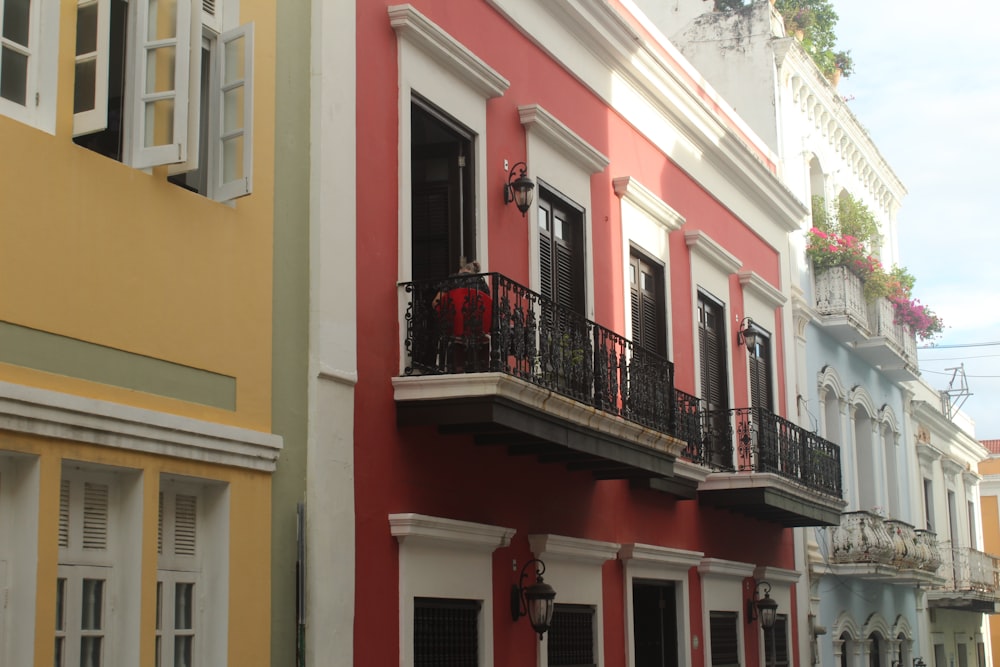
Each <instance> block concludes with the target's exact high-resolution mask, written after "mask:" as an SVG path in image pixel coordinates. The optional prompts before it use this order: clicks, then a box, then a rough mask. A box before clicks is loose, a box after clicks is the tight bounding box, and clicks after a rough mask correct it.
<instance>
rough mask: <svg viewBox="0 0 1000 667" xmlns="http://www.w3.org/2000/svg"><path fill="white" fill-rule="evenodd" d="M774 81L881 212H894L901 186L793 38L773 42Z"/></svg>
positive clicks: (902, 187)
mask: <svg viewBox="0 0 1000 667" xmlns="http://www.w3.org/2000/svg"><path fill="white" fill-rule="evenodd" d="M772 48H773V52H774V57H775V63H776V65H777V67H778V75H779V80H781V81H784V80H785V79H786V77H787V80H788V82H789V86H790V90H791V93H792V101H793V102H795V103H797V105H798V108H799V110H800V112H801V113H802V114H803V115H804V116H805V117H806V119H807V120H808V121H810V122H812V123H813V125H814V126H815V127H816V128H817V129H819V130H820V131H821V132H822V133H823V136H825V137H826V138H827V141H829V143H830V145H831V146H833V148H834V149H835V150H836V152H837V154H838V155H840V157H841V159H843V160H844V162H845V163H847V165H848V166H850V168H851V171H853V172H854V174H855V175H856V176H857V178H858V180H860V181H861V182H862V183H863V184H864V186H865V187H866V188H867V189H868V191H869V192H870V193H871V195H872V197H873V198H874V199H875V201H876V202H878V204H879V206H881V207H882V208H883V209H884V210H885V211H892V210H893V209H895V208H898V207H899V205H900V202H901V201H902V199H903V197H904V196H905V195H906V188H905V187H904V186H903V183H902V182H901V181H900V180H899V178H898V177H897V176H896V173H895V172H894V171H893V170H892V168H891V167H890V166H889V164H888V162H886V160H885V158H884V157H882V154H881V153H880V152H879V150H878V147H876V145H875V142H874V141H872V139H871V137H870V136H869V135H868V132H867V131H866V130H865V129H864V127H863V126H862V125H861V123H860V122H859V121H858V119H857V118H856V117H855V115H854V113H853V112H852V111H851V110H850V108H849V107H848V106H847V103H846V102H845V101H844V100H843V98H841V97H840V96H839V95H838V94H837V91H836V89H835V88H834V87H833V86H832V85H831V84H830V82H829V81H827V80H826V77H824V76H823V73H822V72H820V70H819V68H818V67H817V66H816V63H814V62H813V60H812V58H811V57H810V56H809V54H808V53H806V51H805V49H804V48H803V47H802V45H801V44H800V43H799V41H798V40H797V39H795V38H794V37H781V38H776V39H774V40H773V41H772Z"/></svg>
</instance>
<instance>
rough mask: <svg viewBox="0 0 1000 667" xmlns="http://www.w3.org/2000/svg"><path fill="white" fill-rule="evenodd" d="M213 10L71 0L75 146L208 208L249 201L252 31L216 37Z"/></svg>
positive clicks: (187, 0) (155, 0)
mask: <svg viewBox="0 0 1000 667" xmlns="http://www.w3.org/2000/svg"><path fill="white" fill-rule="evenodd" d="M217 9H218V8H217V7H216V5H215V3H211V2H204V3H203V6H202V7H199V6H197V5H194V6H192V2H191V0H131V1H130V2H127V1H126V0H79V1H78V5H77V23H78V29H77V40H76V80H75V83H74V91H73V110H74V117H73V134H74V136H75V141H76V142H77V143H78V144H80V145H81V146H84V147H86V148H89V149H91V150H93V151H96V152H98V153H101V154H102V155H106V156H108V157H110V158H113V159H116V160H121V161H123V162H125V163H127V164H129V165H131V166H133V167H137V168H147V167H153V166H158V165H171V170H170V171H171V173H172V174H174V178H172V180H173V181H174V182H175V183H177V184H179V185H182V186H184V187H187V188H189V189H191V190H194V191H196V192H199V193H201V194H203V195H206V196H208V197H211V198H213V199H216V200H218V201H226V200H230V199H234V198H236V197H240V196H243V195H246V194H249V193H250V191H251V189H252V178H251V165H252V151H251V145H252V136H251V129H252V109H253V106H252V103H253V90H252V81H253V25H252V24H247V25H244V26H240V27H238V28H235V29H232V30H229V31H224V32H218V31H217V30H216V29H215V26H217V25H218V21H217V20H216V10H217ZM181 174H183V176H181Z"/></svg>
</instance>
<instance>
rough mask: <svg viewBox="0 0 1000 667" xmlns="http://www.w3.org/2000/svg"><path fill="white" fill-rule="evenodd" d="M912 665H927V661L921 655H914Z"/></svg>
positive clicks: (917, 666) (914, 666)
mask: <svg viewBox="0 0 1000 667" xmlns="http://www.w3.org/2000/svg"><path fill="white" fill-rule="evenodd" d="M913 667H927V663H926V662H924V659H923V658H921V657H919V656H918V657H916V658H914V659H913Z"/></svg>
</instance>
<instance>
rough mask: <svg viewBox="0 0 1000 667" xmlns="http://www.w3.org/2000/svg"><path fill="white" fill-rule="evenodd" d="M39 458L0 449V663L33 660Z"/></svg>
mask: <svg viewBox="0 0 1000 667" xmlns="http://www.w3.org/2000/svg"><path fill="white" fill-rule="evenodd" d="M39 471H40V465H39V459H38V457H36V456H29V455H22V454H13V453H7V452H0V535H17V536H18V539H16V540H14V539H0V664H3V665H30V664H33V652H34V637H35V608H36V605H37V600H36V592H37V590H36V586H35V583H36V581H37V577H38V493H39V479H40V472H39Z"/></svg>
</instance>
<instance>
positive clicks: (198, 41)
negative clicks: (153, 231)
mask: <svg viewBox="0 0 1000 667" xmlns="http://www.w3.org/2000/svg"><path fill="white" fill-rule="evenodd" d="M201 19H202V12H200V11H197V9H195V10H194V11H192V12H191V21H190V25H191V35H190V37H189V39H190V40H191V45H190V48H189V49H188V51H189V53H190V56H189V58H188V86H187V94H188V101H187V105H186V108H185V109H183V111H184V113H186V114H187V139H186V141H187V147H186V152H187V157H186V158H185V159H184V160H183V161H182V162H178V163H176V164H172V165H170V169H169V171H168V173H170V174H171V175H173V174H185V173H187V172H189V171H194V170H195V169H198V168H199V167H202V168H204V165H201V164H199V163H198V158H199V154H200V151H199V150H198V147H199V146H200V144H201V136H202V128H201V118H202V114H201V105H202V99H201V57H202V42H203V41H204V40H203V38H202V31H203V29H204V28H203V24H202V20H201ZM204 103H205V104H208V100H204ZM178 110H180V107H178Z"/></svg>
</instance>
